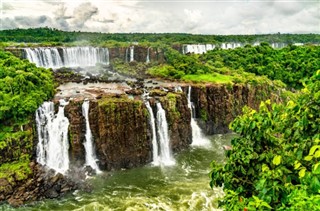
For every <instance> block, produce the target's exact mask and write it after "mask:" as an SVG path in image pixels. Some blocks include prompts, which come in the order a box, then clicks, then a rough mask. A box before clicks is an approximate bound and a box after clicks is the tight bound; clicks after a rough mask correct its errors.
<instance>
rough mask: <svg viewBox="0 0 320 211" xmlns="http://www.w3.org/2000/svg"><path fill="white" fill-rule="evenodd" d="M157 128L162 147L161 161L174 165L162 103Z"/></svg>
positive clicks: (159, 105)
mask: <svg viewBox="0 0 320 211" xmlns="http://www.w3.org/2000/svg"><path fill="white" fill-rule="evenodd" d="M157 128H158V137H159V145H160V153H159V160H160V163H161V164H163V165H166V166H168V165H174V164H175V160H174V158H173V157H172V155H171V150H170V139H169V134H168V123H167V119H166V112H165V110H164V109H163V108H162V106H161V103H159V102H158V103H157Z"/></svg>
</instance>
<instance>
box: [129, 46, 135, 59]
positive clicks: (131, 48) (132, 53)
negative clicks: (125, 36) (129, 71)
mask: <svg viewBox="0 0 320 211" xmlns="http://www.w3.org/2000/svg"><path fill="white" fill-rule="evenodd" d="M133 60H134V46H131V47H130V62H133Z"/></svg>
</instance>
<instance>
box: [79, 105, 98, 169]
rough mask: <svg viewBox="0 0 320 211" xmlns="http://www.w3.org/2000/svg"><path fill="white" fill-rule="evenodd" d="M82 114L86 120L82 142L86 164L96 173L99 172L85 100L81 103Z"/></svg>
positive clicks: (87, 106)
mask: <svg viewBox="0 0 320 211" xmlns="http://www.w3.org/2000/svg"><path fill="white" fill-rule="evenodd" d="M82 115H83V116H84V118H85V120H86V135H85V137H86V141H85V142H84V143H83V145H84V148H85V150H86V165H89V166H91V168H92V169H94V170H96V172H97V173H99V172H100V169H99V166H98V165H97V163H96V161H97V158H96V154H95V151H94V146H93V143H92V133H91V129H90V123H89V101H88V100H85V101H84V102H83V104H82Z"/></svg>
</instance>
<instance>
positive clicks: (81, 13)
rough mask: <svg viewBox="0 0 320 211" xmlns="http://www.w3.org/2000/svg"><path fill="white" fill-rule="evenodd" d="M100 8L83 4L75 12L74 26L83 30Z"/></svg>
mask: <svg viewBox="0 0 320 211" xmlns="http://www.w3.org/2000/svg"><path fill="white" fill-rule="evenodd" d="M97 13H98V8H97V7H96V6H94V5H92V4H91V3H89V2H88V3H82V4H80V5H79V6H78V7H77V8H75V10H74V12H73V24H74V25H75V26H76V27H77V28H82V27H83V26H84V24H85V23H86V22H87V21H88V20H89V19H90V18H91V17H92V16H93V15H95V14H97Z"/></svg>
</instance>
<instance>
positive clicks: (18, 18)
mask: <svg viewBox="0 0 320 211" xmlns="http://www.w3.org/2000/svg"><path fill="white" fill-rule="evenodd" d="M4 1H5V2H4V3H2V8H1V12H2V16H1V29H10V28H30V27H44V26H48V27H53V28H58V29H62V30H68V31H74V30H76V31H79V30H80V31H100V32H185V33H204V34H256V33H258V34H259V33H277V32H281V33H320V3H319V1H318V0H315V1H304V2H302V1H298V0H297V1H285V0H282V1H277V0H273V1H272V0H270V1H269V0H268V1H263V0H260V1H250V0H243V1H241V0H240V1H226V2H225V1H204V2H196V1H194V2H193V1H190V2H189V1H177V0H176V1H152V0H148V1H145V0H144V1H143V0H139V1H125V0H117V1H103V0H91V1H67V0H62V1H46V0H37V1H31V2H29V3H28V2H27V1H21V0H17V1H6V0H4Z"/></svg>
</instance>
